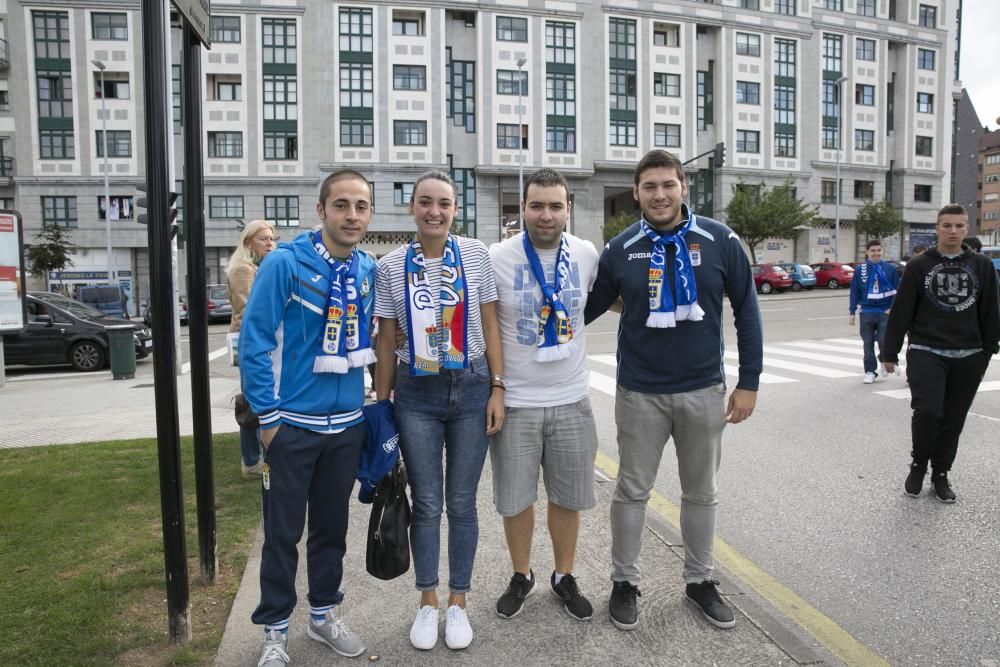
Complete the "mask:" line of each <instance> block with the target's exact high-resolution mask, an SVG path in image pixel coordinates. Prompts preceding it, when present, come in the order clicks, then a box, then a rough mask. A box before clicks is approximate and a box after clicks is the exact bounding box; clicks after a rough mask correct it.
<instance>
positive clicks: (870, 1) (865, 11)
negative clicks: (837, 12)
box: [857, 0, 876, 16]
mask: <svg viewBox="0 0 1000 667" xmlns="http://www.w3.org/2000/svg"><path fill="white" fill-rule="evenodd" d="M875 4H876V3H875V0H857V10H858V16H875V14H876V11H875Z"/></svg>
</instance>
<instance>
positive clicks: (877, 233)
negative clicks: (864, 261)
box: [854, 199, 903, 241]
mask: <svg viewBox="0 0 1000 667" xmlns="http://www.w3.org/2000/svg"><path fill="white" fill-rule="evenodd" d="M902 228H903V216H902V215H901V214H900V213H899V211H897V210H896V209H894V208H893V207H892V204H890V203H889V202H888V201H886V200H885V199H883V200H882V201H878V202H875V201H870V202H868V203H867V204H865V205H864V206H862V207H861V210H860V211H858V217H857V219H856V220H855V221H854V229H855V230H857V232H858V234H864V235H865V240H866V241H867V240H869V239H879V240H881V239H884V238H886V237H887V236H892V235H893V234H895V233H896V232H898V231H899V230H900V229H902Z"/></svg>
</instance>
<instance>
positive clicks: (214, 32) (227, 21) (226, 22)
mask: <svg viewBox="0 0 1000 667" xmlns="http://www.w3.org/2000/svg"><path fill="white" fill-rule="evenodd" d="M209 29H210V30H211V38H212V43H213V44H216V43H222V44H227V43H228V44H239V43H240V40H241V39H242V38H241V35H240V30H241V28H240V17H239V16H213V17H211V19H210V20H209Z"/></svg>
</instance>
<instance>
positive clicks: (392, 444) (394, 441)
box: [382, 433, 399, 454]
mask: <svg viewBox="0 0 1000 667" xmlns="http://www.w3.org/2000/svg"><path fill="white" fill-rule="evenodd" d="M398 444H399V434H398V433H397V434H396V435H394V436H392V437H391V438H389V439H388V440H386V441H385V442H383V443H382V449H383V450H385V453H386V454H392V450H394V449H396V445H398Z"/></svg>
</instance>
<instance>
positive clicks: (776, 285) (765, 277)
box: [750, 264, 792, 294]
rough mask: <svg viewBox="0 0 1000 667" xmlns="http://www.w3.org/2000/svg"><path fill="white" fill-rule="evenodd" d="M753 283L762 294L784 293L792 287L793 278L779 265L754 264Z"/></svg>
mask: <svg viewBox="0 0 1000 667" xmlns="http://www.w3.org/2000/svg"><path fill="white" fill-rule="evenodd" d="M750 269H751V270H752V271H753V282H754V285H755V286H756V287H757V291H758V292H760V293H761V294H770V293H771V292H774V291H778V292H784V291H785V290H786V289H788V288H789V287H791V286H792V278H791V276H789V275H788V274H787V273H786V272H785V270H784V269H783V268H781V267H780V266H778V265H777V264H753V265H751V267H750Z"/></svg>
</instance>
